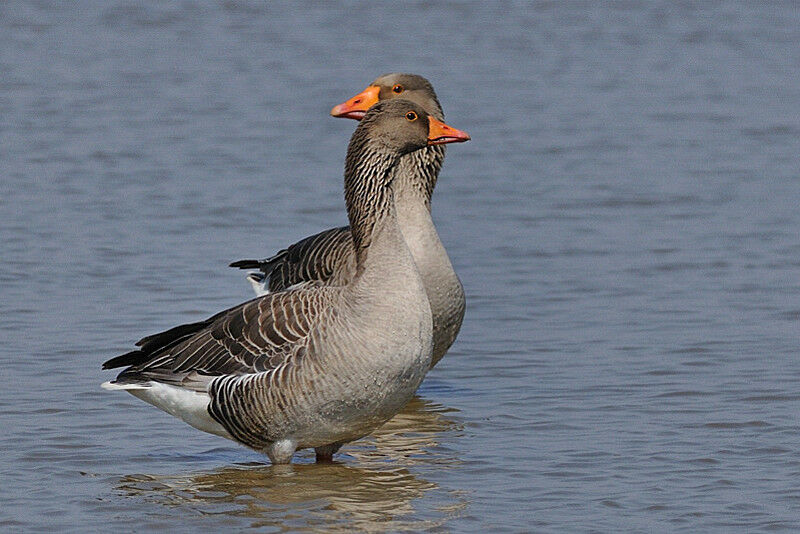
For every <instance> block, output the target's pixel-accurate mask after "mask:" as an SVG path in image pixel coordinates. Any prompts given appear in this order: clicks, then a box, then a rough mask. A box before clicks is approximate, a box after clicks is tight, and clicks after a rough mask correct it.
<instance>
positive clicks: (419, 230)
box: [231, 73, 466, 367]
mask: <svg viewBox="0 0 800 534" xmlns="http://www.w3.org/2000/svg"><path fill="white" fill-rule="evenodd" d="M395 98H402V99H405V100H410V101H412V102H415V103H417V104H419V105H421V106H422V107H423V108H425V110H426V111H427V112H428V113H429V114H430V115H432V116H433V117H435V118H436V119H437V120H440V121H443V120H444V113H443V112H442V107H441V105H439V100H438V98H437V97H436V93H435V92H434V90H433V86H432V85H431V84H430V82H429V81H428V80H426V79H425V78H423V77H422V76H418V75H416V74H398V73H394V74H386V75H383V76H380V77H379V78H377V79H376V80H375V81H374V82H372V83H371V84H370V85H369V86H368V87H367V88H366V89H365V90H364V91H362V92H361V93H359V94H357V95H356V96H354V97H353V98H351V99H350V100H348V101H346V102H344V103H342V104H339V105H338V106H335V107H334V108H333V109H332V110H331V114H332V115H333V116H334V117H345V118H350V119H357V120H360V119H361V118H362V117H363V116H364V114H365V113H366V111H367V110H368V109H369V108H370V106H372V105H373V104H375V103H376V102H378V101H384V100H391V99H395ZM443 161H444V147H443V146H440V145H434V146H428V147H426V148H423V149H422V150H417V151H415V152H411V153H409V154H406V155H404V156H403V157H401V158H400V161H399V162H398V164H397V165H396V166H395V167H394V169H393V174H394V182H395V183H398V184H403V185H402V186H401V187H397V188H396V191H395V206H396V209H397V221H398V223H399V225H400V231H401V232H402V233H403V237H405V240H406V243H407V244H408V247H409V249H410V250H411V255H412V256H413V257H414V262H415V263H416V264H417V268H418V269H419V272H420V275H422V283H423V285H424V286H425V292H426V294H427V295H428V300H429V302H430V305H431V311H432V313H433V358H432V359H431V367H433V366H434V365H436V364H437V363H438V362H439V360H441V359H442V356H444V354H445V353H446V352H447V350H448V349H449V348H450V346H451V345H452V344H453V342H454V341H455V339H456V336H457V335H458V331H459V330H460V329H461V322H462V321H463V319H464V309H465V306H466V301H465V298H464V288H463V287H462V285H461V281H460V280H459V279H458V276H457V275H456V273H455V271H454V270H453V265H452V264H451V263H450V258H449V257H448V256H447V251H446V250H445V248H444V245H442V242H441V240H440V239H439V234H438V233H437V232H436V227H435V226H434V225H433V219H432V218H431V195H432V194H433V188H434V187H435V186H436V179H437V177H438V176H439V170H440V169H441V168H442V162H443ZM355 256H356V254H355V249H354V248H353V236H352V234H351V233H350V228H349V227H347V226H344V227H340V228H332V229H330V230H326V231H324V232H320V233H318V234H316V235H313V236H311V237H307V238H305V239H303V240H301V241H299V242H297V243H295V244H294V245H291V246H289V247H288V248H286V249H284V250H281V251H280V252H278V253H277V254H275V255H274V256H272V257H270V258H266V259H263V260H240V261H236V262H234V263H232V264H231V267H239V268H241V269H259V270H260V272H257V273H251V274H249V275H248V280H249V281H250V283H251V284H252V285H253V289H254V290H255V292H256V295H265V294H267V293H268V292H270V291H279V290H282V289H286V288H287V287H290V286H292V285H294V284H297V283H300V282H306V281H310V280H314V281H319V282H323V283H329V284H333V285H340V284H343V283H346V282H347V281H348V280H350V279H351V278H352V277H353V275H354V274H355V272H356V261H355Z"/></svg>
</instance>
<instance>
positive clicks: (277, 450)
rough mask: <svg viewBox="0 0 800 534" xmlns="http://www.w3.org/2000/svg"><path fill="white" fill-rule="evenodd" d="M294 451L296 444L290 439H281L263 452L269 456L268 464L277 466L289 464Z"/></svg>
mask: <svg viewBox="0 0 800 534" xmlns="http://www.w3.org/2000/svg"><path fill="white" fill-rule="evenodd" d="M296 450H297V443H295V442H294V441H292V440H290V439H281V440H278V441H275V442H273V443H272V445H270V446H269V447H267V449H266V450H265V451H264V452H265V453H266V454H267V456H269V460H270V462H272V464H273V465H277V464H288V463H291V461H292V456H294V452H295V451H296Z"/></svg>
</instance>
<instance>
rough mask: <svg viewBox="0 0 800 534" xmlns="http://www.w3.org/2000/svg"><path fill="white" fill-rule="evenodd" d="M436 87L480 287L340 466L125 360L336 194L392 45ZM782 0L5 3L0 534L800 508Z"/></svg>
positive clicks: (323, 220) (648, 527)
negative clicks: (425, 370)
mask: <svg viewBox="0 0 800 534" xmlns="http://www.w3.org/2000/svg"><path fill="white" fill-rule="evenodd" d="M391 71H408V72H416V73H419V74H423V75H425V76H426V77H428V78H429V79H430V80H431V81H432V82H433V84H434V86H435V88H436V90H437V92H438V95H439V98H440V100H441V102H442V105H443V107H444V109H445V113H446V116H447V120H448V123H450V124H452V125H453V126H455V127H457V128H461V129H464V130H466V131H468V132H469V133H470V134H471V135H472V138H473V140H472V141H471V142H470V143H467V144H464V145H457V146H452V147H450V149H449V150H448V156H447V160H446V162H445V168H444V170H443V172H442V175H441V177H440V181H439V186H438V188H437V191H436V196H435V198H434V218H435V220H436V222H437V226H438V228H439V230H440V234H441V237H442V240H443V242H444V243H445V245H446V247H447V249H448V251H449V253H450V256H451V259H452V261H453V264H454V265H455V267H456V270H457V272H458V273H459V275H460V276H461V279H462V281H463V283H464V286H465V289H466V293H467V300H468V309H467V314H466V318H465V321H464V325H463V328H462V331H461V334H460V336H459V339H458V340H457V342H456V344H455V345H454V346H453V348H452V350H451V351H450V353H449V354H448V355H447V356H446V357H445V359H444V360H443V361H442V362H441V363H440V364H439V366H437V368H436V369H435V370H434V371H432V372H431V374H430V375H429V376H428V378H427V379H426V381H425V383H424V384H423V386H422V388H421V389H420V391H419V393H418V398H417V399H416V400H415V401H414V402H413V403H412V404H411V405H410V406H409V408H408V409H407V410H406V411H405V412H404V413H402V414H401V415H399V416H398V417H397V418H396V419H395V420H393V421H392V422H390V423H389V424H388V425H387V427H385V428H383V429H381V430H379V431H377V432H376V433H375V435H373V436H371V437H369V438H366V439H364V440H362V441H360V442H357V443H354V444H351V445H349V446H347V447H345V448H344V449H343V450H342V454H341V455H340V458H339V460H340V462H339V464H337V465H333V466H322V467H320V466H315V465H313V464H311V461H312V458H311V457H310V456H309V455H308V454H300V455H298V457H297V460H296V464H295V465H293V466H292V467H288V468H273V467H271V466H269V465H268V462H267V460H266V458H264V457H262V456H259V455H258V454H256V453H254V452H252V451H249V450H247V449H245V448H242V447H239V446H237V445H235V444H233V443H231V442H228V441H226V440H223V439H220V438H216V437H214V436H210V435H205V434H202V433H200V432H197V431H195V430H193V429H192V428H190V427H188V426H186V425H184V424H183V423H181V422H180V421H177V420H174V419H172V418H170V417H169V416H167V415H165V414H163V413H161V412H159V411H157V410H155V409H153V408H152V407H150V406H149V405H146V404H144V403H142V402H140V401H138V400H137V399H135V398H133V397H131V396H129V395H123V394H120V393H117V394H114V393H110V392H106V391H103V390H101V389H100V388H99V384H100V382H102V381H104V380H107V379H109V378H111V376H112V373H108V372H102V371H100V364H101V362H103V361H104V360H105V359H107V358H109V357H111V356H115V355H117V354H120V353H122V352H125V351H127V350H129V349H130V348H131V346H132V343H133V342H134V341H136V340H137V339H139V338H140V337H141V336H143V335H146V334H150V333H154V332H157V331H160V330H162V329H165V328H169V327H171V326H174V325H176V324H179V323H184V322H189V321H195V320H198V319H201V318H205V317H207V316H208V315H210V314H211V313H213V312H215V311H218V310H220V309H222V308H224V307H227V306H231V305H234V304H236V303H237V302H240V301H242V300H244V299H247V298H250V288H249V286H248V284H247V283H246V282H245V280H244V278H243V277H242V273H240V272H237V271H234V270H232V269H228V268H227V267H226V265H227V263H228V262H229V261H232V260H236V259H240V258H243V257H254V256H256V257H258V256H263V255H268V254H270V253H272V252H274V251H276V250H278V249H280V248H282V247H283V246H285V245H287V244H289V243H292V242H294V241H296V240H297V239H300V238H302V237H305V236H307V235H309V234H311V233H314V232H317V231H319V230H322V229H324V228H328V227H331V226H335V225H340V224H343V223H344V222H345V215H344V210H343V202H342V198H341V190H342V185H341V176H342V168H343V159H344V152H345V148H346V144H347V140H348V137H349V135H350V133H351V132H352V130H353V127H354V123H352V122H351V121H344V120H335V119H332V118H330V117H329V116H328V115H327V114H328V111H329V109H330V107H331V106H333V105H334V104H337V103H339V102H341V101H343V100H344V99H346V98H348V97H350V96H352V95H353V94H355V93H356V92H358V91H360V90H361V89H363V88H364V87H365V86H366V85H367V84H368V83H369V82H370V81H371V80H372V79H373V78H375V77H376V76H378V75H379V74H382V73H385V72H391ZM798 72H800V11H798V10H797V9H796V5H795V4H793V3H791V2H785V3H780V2H772V3H769V4H765V5H763V6H762V5H757V4H754V3H744V2H713V3H680V4H678V3H673V2H635V1H630V2H614V3H603V4H602V5H597V4H593V3H584V2H574V3H573V2H532V3H521V2H497V3H489V2H486V3H477V2H474V3H473V2H465V3H436V4H433V5H431V4H429V3H425V2H419V3H407V4H403V5H394V4H389V3H372V2H352V3H348V4H346V5H344V6H339V5H335V4H334V3H311V2H308V3H272V2H271V3H269V5H268V6H267V7H265V6H264V4H262V3H260V2H251V3H244V2H183V3H180V4H177V3H160V2H142V3H139V2H137V3H134V2H130V3H128V2H80V3H78V2H50V1H38V2H14V1H9V2H3V3H0V252H1V253H2V261H0V318H1V319H0V377H2V381H1V382H2V386H0V424H2V427H3V431H2V432H0V449H1V450H2V451H3V453H2V455H0V529H2V530H5V531H14V530H24V531H48V532H49V531H53V530H60V531H86V530H87V529H89V530H98V529H103V530H105V529H108V528H110V526H112V525H113V527H114V528H115V529H117V530H121V531H156V530H158V531H161V530H167V529H169V530H170V531H174V532H184V531H185V532H189V531H192V532H193V531H197V530H199V529H201V528H202V529H207V530H211V531H216V530H222V529H232V530H240V529H243V528H247V527H258V528H259V529H260V531H264V532H278V531H303V530H317V531H332V532H338V531H376V532H377V531H390V532H396V531H414V532H417V531H427V530H431V531H454V532H472V531H474V532H478V531H481V532H487V531H493V532H522V531H535V532H645V531H651V532H652V531H660V532H663V531H669V532H731V531H743V532H745V531H746V532H758V531H770V532H772V531H790V532H791V531H797V530H798V529H800V486H798V483H797V481H798V474H800V454H799V453H798V450H800V424H799V422H798V413H800V393H798V386H797V384H798V381H799V380H800V365H798V363H797V362H798V360H797V354H798V350H799V349H798V346H799V343H798V341H799V340H800V210H798V205H800V180H799V179H800V175H799V171H798V168H799V167H800V166H799V165H798V163H800V158H798V153H800V77H798Z"/></svg>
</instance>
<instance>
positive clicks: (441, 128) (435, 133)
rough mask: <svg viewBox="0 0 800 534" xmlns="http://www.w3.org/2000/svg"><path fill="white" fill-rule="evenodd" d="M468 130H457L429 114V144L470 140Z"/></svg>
mask: <svg viewBox="0 0 800 534" xmlns="http://www.w3.org/2000/svg"><path fill="white" fill-rule="evenodd" d="M469 140H470V136H469V134H468V133H467V132H462V131H461V130H456V129H455V128H453V127H452V126H448V125H446V124H445V123H443V122H442V121H437V120H436V119H434V118H433V117H431V116H430V115H428V145H443V144H445V143H463V142H464V141H469Z"/></svg>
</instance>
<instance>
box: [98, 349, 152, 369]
mask: <svg viewBox="0 0 800 534" xmlns="http://www.w3.org/2000/svg"><path fill="white" fill-rule="evenodd" d="M143 355H144V353H143V352H142V351H141V350H132V351H130V352H126V353H125V354H122V355H121V356H116V357H114V358H111V359H110V360H108V361H105V362H103V370H107V369H116V368H117V367H125V366H128V365H134V364H135V363H137V362H138V361H140V360H141V358H142V356H143Z"/></svg>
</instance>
